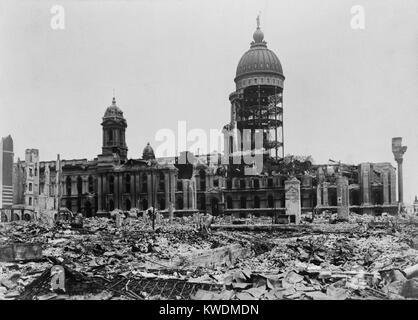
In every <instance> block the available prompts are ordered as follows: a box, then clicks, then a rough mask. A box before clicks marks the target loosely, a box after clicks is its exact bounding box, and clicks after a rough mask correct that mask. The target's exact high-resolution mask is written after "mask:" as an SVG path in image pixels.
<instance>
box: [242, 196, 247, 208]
mask: <svg viewBox="0 0 418 320" xmlns="http://www.w3.org/2000/svg"><path fill="white" fill-rule="evenodd" d="M240 201H241V209H245V208H247V198H246V197H244V196H242V197H241V199H240Z"/></svg>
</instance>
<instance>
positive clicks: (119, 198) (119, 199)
mask: <svg viewBox="0 0 418 320" xmlns="http://www.w3.org/2000/svg"><path fill="white" fill-rule="evenodd" d="M117 177H118V180H117V181H118V187H117V189H116V199H117V203H118V206H117V208H119V209H121V210H122V209H123V208H124V204H123V203H122V202H123V200H122V193H123V185H122V180H123V178H122V173H118V175H117Z"/></svg>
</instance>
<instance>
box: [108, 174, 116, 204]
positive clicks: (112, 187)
mask: <svg viewBox="0 0 418 320" xmlns="http://www.w3.org/2000/svg"><path fill="white" fill-rule="evenodd" d="M114 192H115V177H114V176H110V177H109V193H114ZM112 210H113V209H112Z"/></svg>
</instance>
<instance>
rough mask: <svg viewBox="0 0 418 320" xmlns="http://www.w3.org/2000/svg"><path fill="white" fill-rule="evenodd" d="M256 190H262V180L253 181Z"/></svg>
mask: <svg viewBox="0 0 418 320" xmlns="http://www.w3.org/2000/svg"><path fill="white" fill-rule="evenodd" d="M253 185H254V189H258V188H260V180H258V179H254V180H253Z"/></svg>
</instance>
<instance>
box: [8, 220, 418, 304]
mask: <svg viewBox="0 0 418 320" xmlns="http://www.w3.org/2000/svg"><path fill="white" fill-rule="evenodd" d="M377 222H378V223H377V224H376V220H375V219H370V217H353V216H352V217H350V221H349V222H339V223H335V224H329V223H324V222H322V221H319V222H318V221H317V222H314V223H312V224H309V228H307V227H306V225H301V226H300V228H292V229H288V230H275V231H269V232H254V231H228V232H225V231H221V230H220V231H216V232H211V233H209V234H207V233H202V232H199V231H198V230H196V229H195V227H194V225H193V219H187V218H186V219H182V220H177V221H175V222H174V223H172V224H170V223H168V222H167V221H161V222H160V223H159V224H157V226H156V229H155V230H153V229H152V228H151V226H150V224H149V222H148V221H146V220H142V219H136V218H135V219H128V220H127V221H126V222H125V223H124V224H123V225H122V226H121V227H117V226H116V224H115V221H114V220H113V219H107V218H91V219H85V220H84V223H83V227H82V228H72V227H71V225H70V224H66V223H65V222H64V223H60V224H56V225H52V226H51V225H50V224H46V223H42V222H38V223H35V222H16V223H9V224H3V225H0V247H2V248H3V249H2V251H1V255H0V299H41V300H42V299H189V298H192V299H315V300H316V299H321V300H322V299H333V300H335V299H408V298H418V267H417V265H418V246H417V239H418V238H417V237H418V231H417V230H416V226H415V224H414V223H410V222H408V221H400V220H399V219H398V221H396V222H393V221H392V222H391V223H387V221H377ZM373 223H374V224H373ZM18 244H25V245H26V246H31V245H34V246H35V245H39V244H42V255H41V256H39V257H37V256H36V255H34V254H33V252H32V255H30V258H28V259H25V254H27V253H26V252H23V251H22V250H23V249H19V250H20V251H22V252H20V251H19V252H18V254H17V255H15V256H13V257H15V258H14V259H15V260H13V259H11V258H10V255H6V254H5V253H4V252H6V251H7V250H6V249H7V248H8V247H7V246H13V248H18V247H16V245H18ZM19 248H20V247H19ZM15 250H17V249H15ZM25 250H26V249H25ZM16 257H19V259H17V258H16ZM28 257H29V256H28ZM8 259H9V260H8ZM16 259H17V260H16ZM54 266H62V267H63V268H64V269H63V270H64V273H65V286H64V287H65V290H63V291H62V290H61V291H62V292H61V291H60V290H58V291H57V290H52V289H51V286H52V284H51V281H52V280H51V279H52V278H53V277H54V274H53V272H52V271H51V268H53V267H54Z"/></svg>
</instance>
